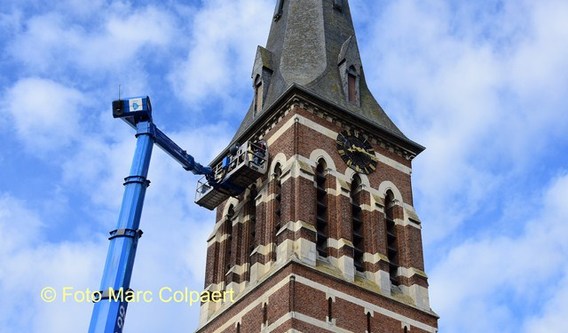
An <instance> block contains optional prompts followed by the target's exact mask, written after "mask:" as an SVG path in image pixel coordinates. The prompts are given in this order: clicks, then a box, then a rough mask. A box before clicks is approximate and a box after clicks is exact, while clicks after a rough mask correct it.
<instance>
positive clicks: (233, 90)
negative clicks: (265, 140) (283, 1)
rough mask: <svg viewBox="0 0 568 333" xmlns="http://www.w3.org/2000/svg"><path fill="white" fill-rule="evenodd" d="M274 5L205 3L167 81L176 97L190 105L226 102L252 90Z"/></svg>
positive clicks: (247, 0) (250, 0)
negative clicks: (181, 59) (186, 49)
mask: <svg viewBox="0 0 568 333" xmlns="http://www.w3.org/2000/svg"><path fill="white" fill-rule="evenodd" d="M272 6H273V4H272V2H271V1H266V0H262V1H261V0H239V1H221V0H214V1H209V2H207V3H205V8H203V9H202V10H200V11H199V12H198V13H196V16H195V19H194V22H193V29H192V36H191V45H190V51H189V54H188V57H187V59H186V60H185V61H184V62H183V63H181V64H179V66H176V68H175V72H173V73H172V75H171V77H170V80H171V82H172V84H173V86H174V87H175V91H176V93H177V94H178V95H179V98H180V99H182V100H185V101H188V102H190V103H196V102H197V103H199V102H203V101H204V100H205V99H206V98H208V97H210V96H221V97H223V98H225V99H230V98H231V96H235V95H236V94H238V92H239V91H238V89H239V88H238V87H249V86H252V83H250V84H247V83H246V82H248V80H249V79H250V73H251V71H252V65H253V62H254V55H255V52H256V45H258V44H264V43H265V39H264V38H265V37H264V36H266V35H267V32H268V29H269V24H270V15H267V13H269V12H270V11H271V9H272ZM243 83H244V84H243ZM240 89H242V88H240ZM251 94H252V93H251ZM251 96H252V95H251ZM239 112H241V110H240V111H239Z"/></svg>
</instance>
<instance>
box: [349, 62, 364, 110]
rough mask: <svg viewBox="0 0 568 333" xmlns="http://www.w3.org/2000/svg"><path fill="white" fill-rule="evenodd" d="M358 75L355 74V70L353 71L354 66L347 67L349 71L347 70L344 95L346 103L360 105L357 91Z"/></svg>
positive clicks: (358, 91)
mask: <svg viewBox="0 0 568 333" xmlns="http://www.w3.org/2000/svg"><path fill="white" fill-rule="evenodd" d="M359 78H360V75H359V73H358V72H357V69H355V66H351V67H349V69H348V70H347V82H346V84H347V87H346V88H347V89H346V95H347V101H348V102H349V103H351V104H354V105H357V106H359V105H360V96H361V94H360V90H359V81H360V79H359Z"/></svg>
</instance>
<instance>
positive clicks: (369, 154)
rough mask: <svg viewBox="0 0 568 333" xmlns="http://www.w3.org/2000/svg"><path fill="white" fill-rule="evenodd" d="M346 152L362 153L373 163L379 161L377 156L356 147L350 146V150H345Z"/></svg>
mask: <svg viewBox="0 0 568 333" xmlns="http://www.w3.org/2000/svg"><path fill="white" fill-rule="evenodd" d="M347 151H350V152H359V153H363V154H365V155H367V156H369V157H370V158H371V159H372V160H373V161H376V162H377V161H379V159H378V158H377V156H375V155H374V154H371V153H369V152H368V151H366V150H365V149H363V148H361V147H357V146H355V145H352V146H351V148H349V149H347Z"/></svg>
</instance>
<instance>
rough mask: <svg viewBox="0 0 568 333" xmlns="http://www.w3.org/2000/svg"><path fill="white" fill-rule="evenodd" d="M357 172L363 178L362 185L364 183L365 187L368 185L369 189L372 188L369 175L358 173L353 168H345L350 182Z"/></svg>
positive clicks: (346, 176)
mask: <svg viewBox="0 0 568 333" xmlns="http://www.w3.org/2000/svg"><path fill="white" fill-rule="evenodd" d="M355 174H357V175H359V178H361V185H363V187H366V188H367V191H369V189H370V188H371V183H370V182H369V177H368V176H367V175H366V174H363V173H357V172H355V170H353V169H351V168H347V170H345V178H346V179H349V182H351V179H353V177H354V176H355Z"/></svg>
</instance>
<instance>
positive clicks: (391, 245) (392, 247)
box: [385, 190, 399, 286]
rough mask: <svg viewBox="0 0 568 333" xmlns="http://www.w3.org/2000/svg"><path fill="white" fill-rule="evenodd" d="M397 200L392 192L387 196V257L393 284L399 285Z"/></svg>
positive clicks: (388, 192)
mask: <svg viewBox="0 0 568 333" xmlns="http://www.w3.org/2000/svg"><path fill="white" fill-rule="evenodd" d="M394 208H395V199H394V194H393V193H392V191H390V190H389V191H387V194H386V196H385V221H386V222H385V223H386V230H387V257H388V259H389V274H390V279H391V283H392V284H393V285H395V286H397V285H398V278H397V276H398V267H399V264H398V244H397V239H396V224H395V222H394Z"/></svg>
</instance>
